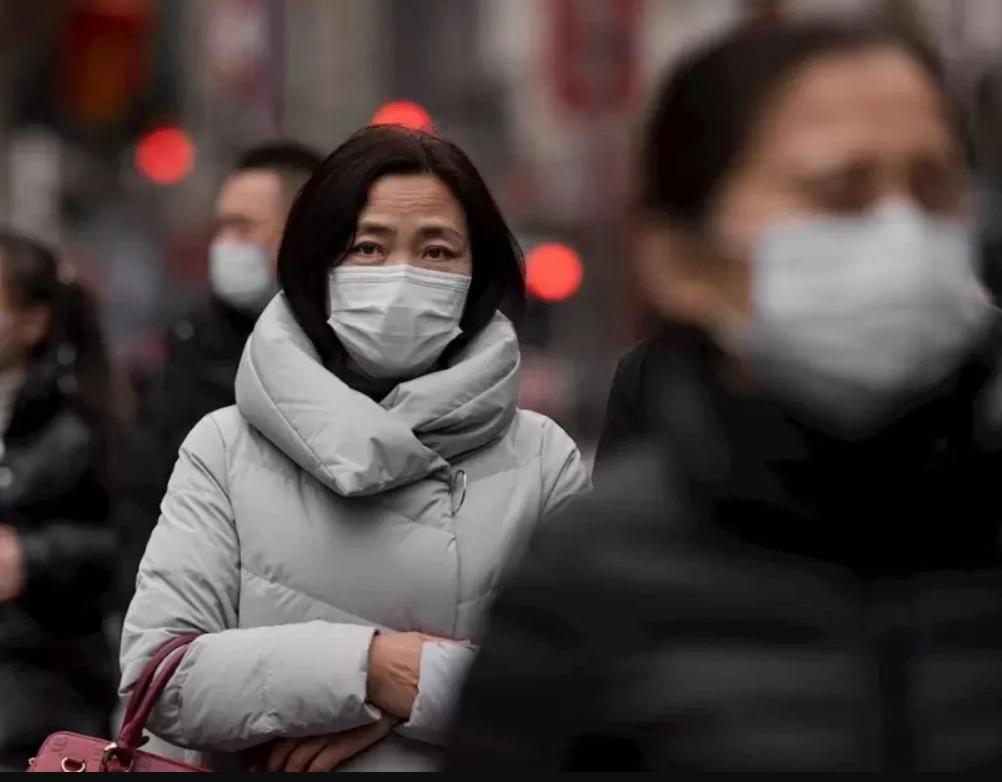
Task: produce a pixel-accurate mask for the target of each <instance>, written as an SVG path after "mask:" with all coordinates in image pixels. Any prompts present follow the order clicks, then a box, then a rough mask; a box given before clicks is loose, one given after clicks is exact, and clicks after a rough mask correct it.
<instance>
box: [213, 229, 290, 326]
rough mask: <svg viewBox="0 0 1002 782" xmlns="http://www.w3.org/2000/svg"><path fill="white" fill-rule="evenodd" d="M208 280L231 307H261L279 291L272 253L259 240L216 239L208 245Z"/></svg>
mask: <svg viewBox="0 0 1002 782" xmlns="http://www.w3.org/2000/svg"><path fill="white" fill-rule="evenodd" d="M209 283H210V284H211V285H212V290H213V292H214V293H215V294H216V295H217V296H218V297H219V298H220V299H222V300H223V301H224V302H226V303H227V304H229V305H230V306H231V307H235V308H236V309H239V310H243V311H247V312H254V311H257V310H260V309H262V308H263V307H264V306H265V304H267V303H268V301H269V299H271V297H272V296H274V295H275V293H277V284H276V282H275V268H274V264H273V263H272V258H271V253H270V252H269V251H268V249H267V248H266V247H261V246H260V245H257V244H250V243H243V242H228V241H223V240H218V239H217V240H216V241H215V242H213V243H212V246H211V248H210V249H209Z"/></svg>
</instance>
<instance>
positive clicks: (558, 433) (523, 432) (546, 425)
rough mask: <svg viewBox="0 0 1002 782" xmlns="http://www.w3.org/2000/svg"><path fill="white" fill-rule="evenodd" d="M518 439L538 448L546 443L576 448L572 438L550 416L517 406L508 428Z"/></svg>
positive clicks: (543, 446)
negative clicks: (510, 425)
mask: <svg viewBox="0 0 1002 782" xmlns="http://www.w3.org/2000/svg"><path fill="white" fill-rule="evenodd" d="M510 431H511V433H512V434H513V435H514V436H516V437H517V438H519V439H522V440H525V441H526V442H531V443H533V444H535V445H536V446H537V447H538V448H539V449H540V450H542V449H543V448H545V447H546V446H547V445H551V444H552V445H555V446H562V447H564V449H565V450H568V451H570V450H573V449H575V448H576V446H575V444H574V440H573V439H571V436H570V435H569V434H567V432H566V431H564V429H563V427H561V426H560V424H558V423H557V422H556V421H554V420H553V419H552V418H550V417H548V416H545V415H543V414H542V413H537V412H535V411H533V410H524V409H522V408H519V409H518V410H517V411H516V412H515V419H514V421H513V422H512V427H511V429H510Z"/></svg>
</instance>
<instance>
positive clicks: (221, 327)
mask: <svg viewBox="0 0 1002 782" xmlns="http://www.w3.org/2000/svg"><path fill="white" fill-rule="evenodd" d="M321 159H322V158H321V156H320V155H319V154H317V153H316V152H314V151H313V150H311V149H309V148H307V147H305V146H303V145H301V144H297V143H292V142H287V143H273V144H267V145H263V146H259V147H255V148H253V149H251V150H249V151H247V152H246V153H245V154H244V155H243V156H242V157H241V158H240V159H239V161H238V162H237V164H236V166H235V167H234V169H233V172H232V173H231V174H230V175H229V176H228V177H227V178H226V180H225V181H224V182H223V185H222V188H221V189H220V193H219V198H218V201H217V205H216V213H217V220H218V227H217V230H216V234H215V237H214V239H213V242H212V245H211V247H210V250H209V282H210V291H209V294H208V296H207V297H206V299H205V301H203V302H200V303H199V304H198V305H197V306H196V307H195V308H194V309H193V310H192V312H190V313H189V314H188V316H186V317H185V318H183V319H182V320H181V321H180V322H178V323H177V324H176V325H175V326H174V327H173V328H172V329H171V330H170V332H169V333H168V334H167V335H166V336H165V340H164V341H165V343H166V361H165V364H164V367H163V370H162V372H161V373H160V376H159V377H158V378H156V379H154V381H153V382H152V384H151V386H150V388H149V390H148V391H147V393H146V396H145V398H144V399H143V400H142V404H141V406H140V409H139V415H138V418H137V421H136V425H135V428H134V432H133V438H132V440H133V442H132V450H133V458H132V459H131V461H130V465H129V468H128V470H127V471H126V473H125V475H124V476H123V486H122V487H121V498H120V503H119V506H120V507H119V510H118V514H119V522H120V524H121V525H122V534H123V538H124V541H125V546H126V558H125V562H126V566H125V567H126V570H125V572H124V573H123V587H124V592H125V593H124V595H123V598H124V600H125V602H126V604H127V602H128V600H129V598H131V596H132V589H133V582H134V581H135V574H136V569H137V567H138V564H139V560H140V559H141V558H142V554H143V551H144V550H145V548H146V541H147V540H148V538H149V535H150V532H151V531H152V529H153V527H154V525H155V524H156V522H157V518H158V516H159V512H160V511H159V508H160V500H161V499H162V497H163V494H164V490H165V488H166V486H167V481H168V479H169V478H170V473H171V470H172V469H173V466H174V461H175V459H176V458H177V451H178V448H179V447H180V445H181V442H182V441H183V440H184V437H185V435H187V434H188V432H189V431H190V430H191V428H192V427H193V426H194V425H195V424H196V423H198V422H199V421H200V420H201V419H202V418H203V417H204V416H206V415H208V414H209V413H211V412H213V411H214V410H218V409H220V408H223V407H228V406H230V405H232V404H233V403H234V392H233V382H234V380H235V378H236V373H237V365H238V363H239V361H240V354H241V353H242V351H243V347H244V343H245V342H246V341H247V337H249V336H250V333H251V329H252V328H253V326H254V322H255V321H256V320H257V316H258V315H259V314H260V313H261V310H263V309H264V306H265V305H266V304H267V303H268V302H269V301H270V300H271V298H272V297H273V296H274V295H275V293H276V292H277V290H278V286H277V282H276V277H275V259H276V257H277V253H278V246H279V243H280V242H281V239H282V231H283V229H284V227H285V219H286V216H287V215H288V212H289V207H290V206H291V205H292V201H293V199H294V198H295V196H296V193H298V191H299V188H300V187H302V185H303V184H304V183H305V182H306V180H307V179H309V177H310V175H311V174H312V173H313V171H314V169H315V168H316V167H317V166H318V165H319V164H320V162H321Z"/></svg>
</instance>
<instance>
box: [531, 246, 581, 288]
mask: <svg viewBox="0 0 1002 782" xmlns="http://www.w3.org/2000/svg"><path fill="white" fill-rule="evenodd" d="M583 280H584V267H583V266H582V265H581V259H580V258H579V257H578V254H577V253H576V252H574V250H572V249H571V248H570V247H567V246H566V245H563V244H556V243H551V244H541V245H539V246H538V247H536V248H534V249H533V250H531V251H530V252H529V254H528V255H527V256H526V259H525V286H526V288H527V289H528V291H529V293H530V294H531V295H532V296H535V297H536V298H537V299H541V300H542V301H551V302H553V301H564V300H566V299H569V298H570V297H571V296H573V295H574V294H575V293H577V291H578V288H580V287H581V282H582V281H583Z"/></svg>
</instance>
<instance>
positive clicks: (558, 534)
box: [537, 446, 685, 575]
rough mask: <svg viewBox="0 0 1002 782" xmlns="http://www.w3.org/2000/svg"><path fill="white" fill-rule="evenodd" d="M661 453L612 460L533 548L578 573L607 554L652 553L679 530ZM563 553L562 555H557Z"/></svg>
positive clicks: (651, 450)
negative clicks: (565, 560)
mask: <svg viewBox="0 0 1002 782" xmlns="http://www.w3.org/2000/svg"><path fill="white" fill-rule="evenodd" d="M671 485H672V481H671V477H670V468H669V466H668V465H667V464H666V462H665V459H664V456H663V454H662V453H661V449H658V448H655V447H653V446H647V447H640V448H637V449H635V450H632V451H629V452H627V453H624V454H623V455H622V456H620V457H617V458H616V459H614V460H613V461H612V462H611V463H610V464H609V466H608V468H607V469H606V470H604V471H603V475H602V480H600V481H598V482H597V483H596V484H595V486H594V487H593V488H592V490H591V491H590V492H588V493H586V494H582V495H580V496H578V497H576V498H575V499H574V500H573V501H572V502H570V503H569V505H568V506H567V507H566V508H565V509H563V510H562V511H561V512H560V513H558V514H556V516H554V518H553V519H552V520H550V521H549V522H548V523H547V524H545V525H543V526H542V528H541V530H540V532H539V534H538V541H537V545H538V546H539V547H540V549H541V550H548V551H550V552H553V555H555V556H558V557H560V558H564V557H567V558H568V560H569V561H574V562H575V563H576V564H575V569H577V568H581V572H582V574H585V575H587V573H588V572H592V571H593V567H592V564H589V563H593V562H594V560H595V559H596V558H604V557H605V556H606V555H608V553H609V552H611V551H617V552H621V553H622V552H635V553H636V552H640V551H645V550H646V551H651V550H655V549H657V548H658V547H660V546H662V545H664V544H666V543H667V542H668V541H670V540H671V539H672V538H674V537H676V536H677V534H678V533H679V532H680V531H681V530H682V529H684V523H683V522H684V521H685V512H684V509H683V508H682V507H681V505H680V503H679V501H678V497H677V496H676V495H675V492H673V491H672V489H671V488H670V487H671ZM558 552H562V553H558Z"/></svg>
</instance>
